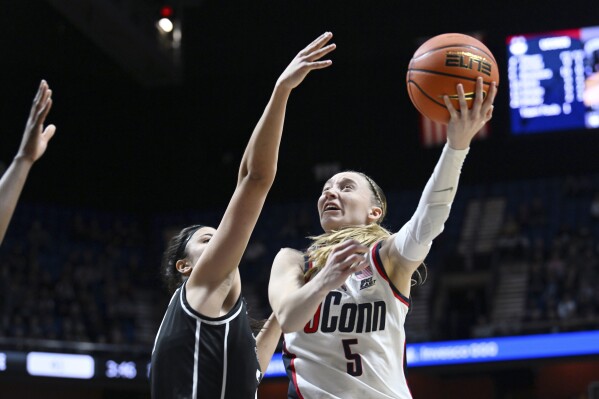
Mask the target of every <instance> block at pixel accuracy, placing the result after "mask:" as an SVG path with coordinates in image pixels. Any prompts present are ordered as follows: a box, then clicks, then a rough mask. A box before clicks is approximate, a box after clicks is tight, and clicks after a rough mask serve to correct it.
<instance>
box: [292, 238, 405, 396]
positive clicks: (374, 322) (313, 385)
mask: <svg viewBox="0 0 599 399" xmlns="http://www.w3.org/2000/svg"><path fill="white" fill-rule="evenodd" d="M380 247H381V243H380V242H379V243H378V244H375V245H373V246H372V248H371V250H370V253H369V258H370V266H369V267H367V268H366V269H365V270H363V271H362V272H359V273H356V274H353V275H351V276H350V277H349V278H348V279H347V280H346V281H345V284H343V285H342V286H341V287H339V288H338V289H336V290H333V291H331V292H329V293H328V294H327V296H326V298H325V299H324V301H323V302H322V303H321V304H320V305H319V307H318V310H317V311H316V313H315V315H314V317H313V319H312V320H311V321H310V322H308V324H306V326H305V327H304V329H303V330H301V331H298V332H294V333H288V334H285V340H284V347H283V360H284V362H285V367H286V370H287V375H288V377H289V381H290V383H289V390H288V398H293V399H324V398H327V399H330V398H340V399H348V398H360V399H361V398H368V399H379V398H381V399H382V398H394V399H410V398H411V397H412V395H411V393H410V390H409V388H408V385H407V381H406V375H405V364H406V363H405V345H406V338H405V331H404V322H405V319H406V315H407V313H408V310H409V303H410V302H409V299H408V298H406V297H405V296H403V295H402V294H401V293H400V292H399V291H398V290H397V288H395V286H394V285H393V283H392V282H391V281H390V280H389V278H388V276H387V274H386V272H385V270H384V268H383V264H382V262H381V258H380V255H379V250H380Z"/></svg>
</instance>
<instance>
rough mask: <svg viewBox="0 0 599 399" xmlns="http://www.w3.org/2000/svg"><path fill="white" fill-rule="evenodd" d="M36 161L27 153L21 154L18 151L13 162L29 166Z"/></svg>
mask: <svg viewBox="0 0 599 399" xmlns="http://www.w3.org/2000/svg"><path fill="white" fill-rule="evenodd" d="M34 162H35V161H34V160H33V159H32V158H31V157H28V156H27V155H25V154H21V153H18V154H17V155H16V156H15V157H14V158H13V163H14V164H18V165H23V166H28V167H31V166H32V165H33V163H34Z"/></svg>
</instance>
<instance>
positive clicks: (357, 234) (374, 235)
mask: <svg viewBox="0 0 599 399" xmlns="http://www.w3.org/2000/svg"><path fill="white" fill-rule="evenodd" d="M390 236H391V233H390V232H389V230H387V229H386V228H384V227H383V226H381V225H379V224H376V223H372V224H369V225H366V226H352V227H344V228H342V229H341V230H333V231H331V232H330V233H324V234H321V235H319V236H315V237H309V238H310V239H311V240H313V242H312V245H311V246H310V248H308V251H307V255H308V259H309V260H310V261H311V262H312V264H313V265H314V267H312V268H311V269H310V270H308V271H307V272H306V274H305V276H304V278H305V280H306V281H309V280H310V279H311V278H312V277H314V276H315V275H316V273H318V272H319V271H320V270H321V269H322V268H323V267H324V265H325V264H326V262H327V258H328V257H329V255H330V254H331V251H332V250H333V248H334V247H335V246H336V245H337V244H340V243H342V242H343V241H345V240H356V241H358V242H360V243H361V244H362V245H365V246H367V247H370V246H371V245H372V244H374V243H375V242H378V241H380V240H383V239H385V238H388V237H390Z"/></svg>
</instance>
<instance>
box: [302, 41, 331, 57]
mask: <svg viewBox="0 0 599 399" xmlns="http://www.w3.org/2000/svg"><path fill="white" fill-rule="evenodd" d="M336 48H337V45H336V44H335V43H331V44H329V45H328V46H326V47H323V48H321V49H319V50H316V51H313V52H312V53H310V54H307V55H306V59H307V60H308V61H315V60H318V59H320V58H322V57H324V56H325V55H327V54H328V53H330V52H331V51H333V50H335V49H336Z"/></svg>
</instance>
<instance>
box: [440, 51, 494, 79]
mask: <svg viewBox="0 0 599 399" xmlns="http://www.w3.org/2000/svg"><path fill="white" fill-rule="evenodd" d="M445 66H448V67H455V68H465V69H473V70H475V71H477V72H480V73H483V74H485V75H487V76H491V63H490V62H487V61H486V59H485V58H484V57H481V56H480V55H476V54H472V53H469V52H466V51H448V52H446V53H445Z"/></svg>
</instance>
